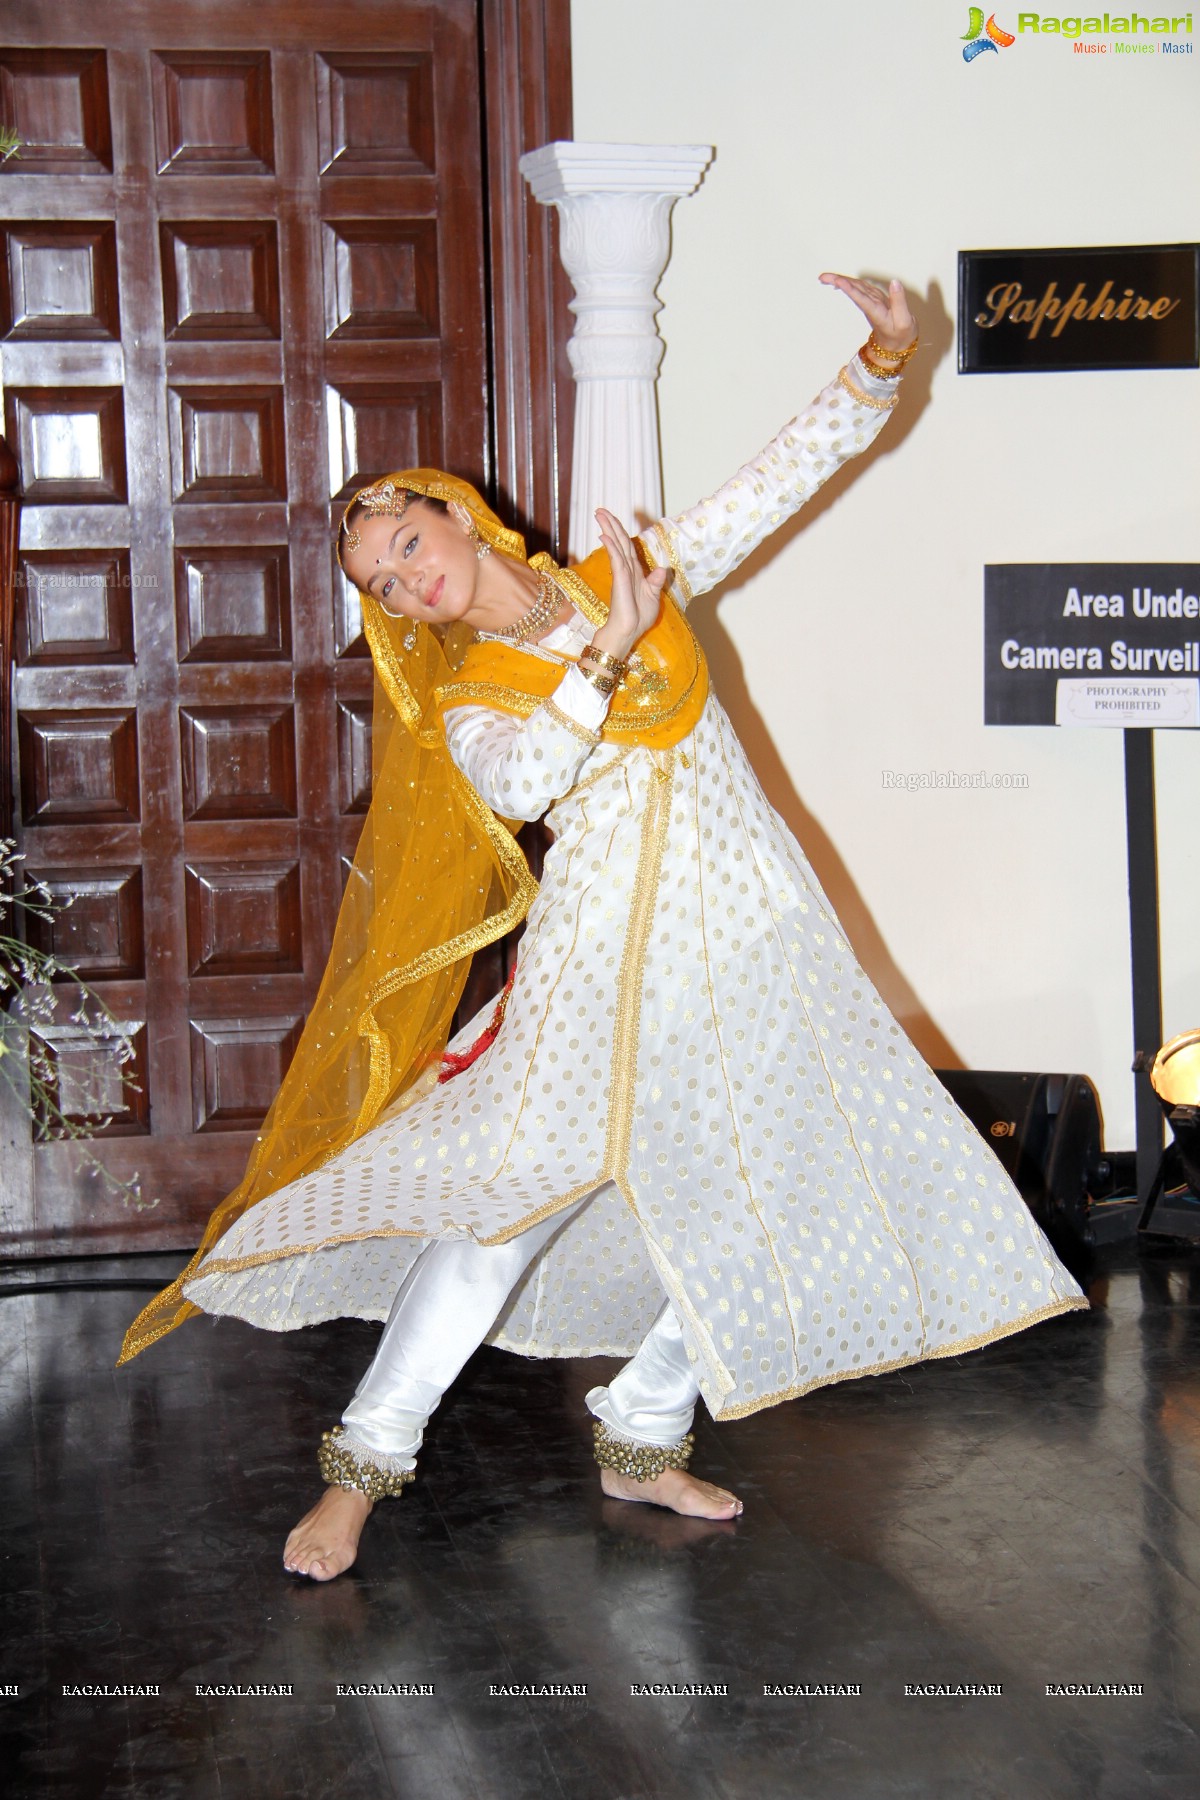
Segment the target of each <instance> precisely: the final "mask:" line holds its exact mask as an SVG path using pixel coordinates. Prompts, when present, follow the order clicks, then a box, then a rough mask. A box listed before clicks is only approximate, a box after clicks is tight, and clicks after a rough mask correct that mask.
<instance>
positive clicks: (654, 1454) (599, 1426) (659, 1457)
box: [592, 1419, 696, 1481]
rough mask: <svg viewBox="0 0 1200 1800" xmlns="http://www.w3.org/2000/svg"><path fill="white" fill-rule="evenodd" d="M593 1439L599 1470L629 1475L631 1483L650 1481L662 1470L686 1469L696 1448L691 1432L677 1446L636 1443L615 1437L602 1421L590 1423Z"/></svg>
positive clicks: (614, 1433) (613, 1432)
mask: <svg viewBox="0 0 1200 1800" xmlns="http://www.w3.org/2000/svg"><path fill="white" fill-rule="evenodd" d="M592 1435H593V1436H594V1438H595V1440H596V1461H597V1462H598V1463H599V1464H600V1467H601V1468H602V1469H615V1470H616V1471H617V1474H618V1475H631V1476H632V1477H633V1479H634V1481H653V1480H654V1478H655V1476H657V1475H661V1474H662V1472H663V1470H664V1469H686V1468H687V1466H688V1463H689V1462H690V1461H691V1458H692V1451H693V1450H694V1449H695V1447H696V1437H695V1433H694V1432H691V1431H689V1432H688V1434H687V1436H686V1437H682V1438H680V1440H679V1442H678V1443H677V1444H639V1443H634V1442H633V1440H632V1439H630V1438H623V1437H618V1436H617V1434H616V1432H615V1431H610V1430H609V1428H608V1426H607V1425H606V1424H605V1423H604V1421H603V1419H596V1420H594V1421H593V1423H592Z"/></svg>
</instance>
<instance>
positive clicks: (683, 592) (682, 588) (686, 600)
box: [650, 519, 696, 612]
mask: <svg viewBox="0 0 1200 1800" xmlns="http://www.w3.org/2000/svg"><path fill="white" fill-rule="evenodd" d="M650 529H651V531H652V532H653V533H654V536H655V538H656V539H657V541H658V542H659V543H660V544H661V545H662V547H663V549H664V550H665V551H666V553H667V561H668V562H669V563H670V565H671V567H672V569H673V570H674V571H675V581H676V583H677V585H678V588H679V598H680V601H681V605H680V608H679V610H680V612H682V611H683V610H684V607H687V606H690V605H691V604H692V601H693V600H694V599H695V598H696V596H695V594H693V592H692V584H691V582H690V581H689V580H688V578H687V576H686V575H685V574H684V572H683V564H682V563H681V562H680V560H679V552H678V550H677V549H676V548H675V542H674V539H673V538H672V537H671V528H670V525H669V524H668V522H667V520H666V519H656V520H655V521H654V524H653V525H652V526H651V527H650Z"/></svg>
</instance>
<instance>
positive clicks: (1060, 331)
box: [958, 244, 1200, 375]
mask: <svg viewBox="0 0 1200 1800" xmlns="http://www.w3.org/2000/svg"><path fill="white" fill-rule="evenodd" d="M1198 265H1200V244H1140V245H1136V244H1135V245H1129V246H1125V247H1124V248H1111V249H1105V248H1100V249H1092V250H960V251H959V255H958V367H959V372H960V374H963V375H988V374H1006V373H1007V374H1011V373H1013V372H1016V371H1021V370H1028V369H1194V368H1196V367H1198V366H1200V308H1198V302H1197V294H1198V292H1200V284H1198V279H1197V276H1198Z"/></svg>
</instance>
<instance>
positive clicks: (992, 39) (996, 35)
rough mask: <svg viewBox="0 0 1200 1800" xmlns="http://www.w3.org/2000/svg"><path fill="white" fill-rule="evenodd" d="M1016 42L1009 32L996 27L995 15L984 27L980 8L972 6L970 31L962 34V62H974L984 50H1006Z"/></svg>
mask: <svg viewBox="0 0 1200 1800" xmlns="http://www.w3.org/2000/svg"><path fill="white" fill-rule="evenodd" d="M1016 41H1017V40H1016V38H1015V37H1014V36H1013V34H1012V32H1011V31H1005V30H1004V29H1003V28H1002V27H1001V26H999V25H997V23H996V15H995V13H993V14H992V16H991V18H990V19H989V20H988V22H987V24H986V25H985V24H984V22H983V8H982V6H973V7H972V8H971V19H970V29H969V30H967V31H965V32H964V33H963V61H964V62H967V63H970V62H974V61H975V58H976V57H977V56H982V55H983V53H984V51H985V50H1008V49H1010V48H1011V47H1012V45H1013V44H1015V43H1016Z"/></svg>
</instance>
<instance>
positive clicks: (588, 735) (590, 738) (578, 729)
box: [542, 700, 600, 749]
mask: <svg viewBox="0 0 1200 1800" xmlns="http://www.w3.org/2000/svg"><path fill="white" fill-rule="evenodd" d="M542 705H543V706H544V707H545V709H546V711H547V712H548V713H549V715H550V717H551V718H552V719H553V720H554V721H555V723H556V724H558V725H561V726H562V727H563V729H564V731H569V732H570V733H571V736H572V737H576V738H578V739H579V740H580V742H581V743H584V744H590V745H591V746H592V748H593V749H594V748H595V746H596V745H597V744H598V743H599V742H600V733H599V732H598V731H589V729H588V727H587V726H586V725H581V724H580V723H579V720H578V719H573V718H572V717H571V715H570V713H568V712H564V711H563V709H562V707H561V706H558V705H556V704H555V702H554V701H553V700H543V701H542Z"/></svg>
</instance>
